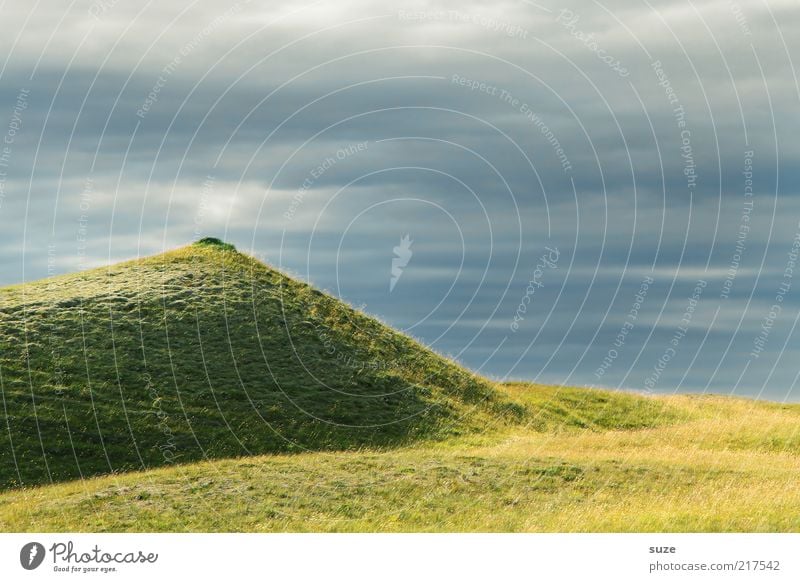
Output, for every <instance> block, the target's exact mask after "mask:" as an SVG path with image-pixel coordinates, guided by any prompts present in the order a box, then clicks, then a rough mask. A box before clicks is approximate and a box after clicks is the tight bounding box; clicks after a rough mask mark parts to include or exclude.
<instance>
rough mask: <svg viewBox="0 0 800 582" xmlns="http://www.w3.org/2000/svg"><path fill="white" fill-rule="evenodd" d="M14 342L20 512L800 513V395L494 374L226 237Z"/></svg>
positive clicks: (510, 516)
mask: <svg viewBox="0 0 800 582" xmlns="http://www.w3.org/2000/svg"><path fill="white" fill-rule="evenodd" d="M0 345H2V352H0V372H1V373H2V396H3V401H2V405H3V408H2V409H0V413H2V416H0V531H800V488H798V487H797V486H796V481H797V475H798V471H800V456H799V455H800V406H797V405H780V404H776V403H768V402H757V401H751V400H744V399H734V398H726V397H720V396H663V397H652V396H642V395H636V394H629V393H622V392H612V391H603V390H589V389H578V388H562V387H548V386H540V385H531V384H524V383H514V384H501V385H497V384H493V383H491V382H489V381H487V380H484V379H482V378H479V377H477V376H474V375H472V374H470V373H468V372H466V371H465V370H463V369H462V368H460V367H458V366H457V365H455V364H454V363H452V362H450V361H449V360H447V359H445V358H443V357H441V356H439V355H437V354H435V353H433V352H431V351H429V350H427V349H425V348H424V347H423V346H421V345H420V344H418V343H417V342H415V341H414V340H413V339H411V338H408V337H406V336H403V335H401V334H398V333H396V332H394V331H392V330H390V329H389V328H387V327H385V326H383V325H382V324H380V323H378V322H377V321H375V320H374V319H371V318H369V317H367V316H365V315H364V314H361V313H359V312H357V311H354V310H352V309H350V308H349V307H347V306H346V305H344V304H342V303H341V302H339V301H337V300H335V299H333V298H331V297H329V296H328V295H325V294H324V293H320V292H319V291H316V290H314V289H312V288H311V287H309V286H307V285H304V284H302V283H299V282H297V281H294V280H292V279H291V278H289V277H286V276H285V275H283V274H281V273H279V272H277V271H275V270H272V269H270V268H268V267H266V266H264V265H262V264H260V263H258V262H257V261H255V260H253V259H251V258H249V257H246V256H245V255H242V254H240V253H238V252H236V250H235V249H233V248H232V247H231V246H230V245H226V244H225V243H222V242H221V241H218V240H214V239H212V240H205V241H201V243H199V244H196V245H193V246H191V247H187V248H184V249H179V250H177V251H173V252H171V253H167V254H165V255H160V256H158V257H152V258H148V259H144V260H139V261H133V262H129V263H124V264H120V265H116V266H113V267H111V268H108V269H100V270H95V271H89V272H86V273H81V274H77V275H69V276H65V277H58V278H54V279H49V280H45V281H41V282H37V283H33V284H29V285H25V286H17V287H13V288H7V289H3V290H0ZM40 435H41V438H40Z"/></svg>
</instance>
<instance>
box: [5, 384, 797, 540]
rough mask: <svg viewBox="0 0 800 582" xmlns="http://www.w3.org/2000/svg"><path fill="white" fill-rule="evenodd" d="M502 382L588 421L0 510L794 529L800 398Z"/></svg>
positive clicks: (171, 520) (201, 466) (254, 527)
mask: <svg viewBox="0 0 800 582" xmlns="http://www.w3.org/2000/svg"><path fill="white" fill-rule="evenodd" d="M499 388H500V389H501V390H504V391H507V392H510V393H513V394H515V395H520V394H522V399H523V400H524V401H526V403H527V404H530V405H534V404H535V403H537V402H542V401H546V402H547V403H548V405H549V406H550V407H551V408H553V409H557V410H558V409H562V407H563V406H566V405H569V406H578V407H579V409H580V411H581V416H582V418H583V419H584V421H583V422H588V424H590V425H591V426H576V425H571V424H569V423H564V424H560V423H558V422H557V421H556V419H555V418H554V417H551V420H552V421H553V423H554V424H553V425H552V426H549V427H544V426H542V425H536V426H528V425H525V424H523V425H519V426H508V425H507V426H504V427H503V428H500V429H496V430H492V431H489V432H486V433H482V434H477V433H476V434H470V435H462V436H458V437H454V438H451V439H447V440H442V441H437V442H424V443H418V444H415V445H411V446H407V447H402V448H395V449H388V450H362V451H347V452H338V453H333V452H313V453H304V454H302V455H269V456H260V457H250V458H240V459H227V460H218V461H212V462H203V463H197V464H190V465H176V466H174V467H169V468H162V469H157V470H153V471H148V472H146V473H134V474H127V475H114V476H107V477H102V478H97V479H92V480H86V481H78V482H71V483H68V484H61V485H56V486H50V487H41V488H33V489H23V490H17V491H11V492H6V493H5V494H3V495H1V496H0V524H1V527H2V528H3V529H5V530H13V531H41V530H44V531H257V532H275V531H293V532H302V531H315V532H320V531H321V532H342V531H358V532H377V531H381V532H391V531H531V532H537V531H584V532H588V531H619V532H642V531H706V532H708V531H712V532H713V531H798V530H800V490H799V489H798V488H797V486H796V481H797V475H798V471H800V458H799V457H798V453H800V441H798V434H797V433H798V430H797V427H798V426H800V407H799V406H776V405H772V404H768V403H761V402H753V401H747V400H738V399H731V398H725V397H688V396H669V397H659V398H643V397H636V396H631V395H626V394H618V393H612V392H603V391H586V390H582V389H553V388H549V387H542V386H530V385H529V386H523V385H514V386H510V387H506V386H500V387H499ZM584 394H589V396H588V397H587V398H585V399H582V396H583V395H584ZM617 404H621V405H622V406H628V407H629V410H631V411H632V413H633V414H634V415H636V414H637V413H636V412H635V407H637V406H639V407H641V409H643V410H645V411H647V412H648V413H650V416H649V421H648V423H647V426H640V427H638V428H626V429H624V430H620V429H615V428H613V425H612V426H607V425H606V423H607V421H608V420H609V418H611V416H609V415H610V414H611V415H612V416H613V414H614V413H611V412H610V410H611V409H614V408H615V407H616V406H617ZM657 410H660V412H663V413H664V414H661V413H660V412H657ZM665 418H666V420H665ZM623 422H627V421H623Z"/></svg>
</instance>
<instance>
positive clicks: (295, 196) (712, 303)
mask: <svg viewBox="0 0 800 582" xmlns="http://www.w3.org/2000/svg"><path fill="white" fill-rule="evenodd" d="M0 6H1V7H0V14H2V27H3V34H2V35H0V47H2V48H0V133H2V134H3V135H2V138H0V139H2V140H3V141H2V144H0V224H2V227H3V228H2V230H0V237H1V238H0V241H1V243H0V253H1V254H2V262H0V284H3V285H5V284H14V283H19V282H24V281H32V280H35V279H39V278H41V277H44V276H47V275H48V274H56V273H62V272H72V271H75V270H79V269H85V268H90V267H96V266H101V265H105V264H109V263H111V262H116V261H118V260H121V259H126V258H131V257H137V256H143V255H150V254H154V253H157V252H160V251H162V250H164V249H169V248H174V247H177V246H180V245H183V244H187V243H189V242H191V241H192V240H196V239H197V238H199V237H202V236H217V237H221V238H224V239H226V240H228V241H229V242H232V243H234V244H236V245H237V246H238V247H239V248H240V249H241V250H244V251H246V252H249V253H252V254H254V255H257V256H259V257H261V258H263V259H265V260H267V261H268V262H270V263H272V264H274V265H277V266H279V267H280V268H282V269H284V270H286V271H288V272H290V273H293V274H296V275H297V276H298V277H301V278H303V279H305V280H308V281H310V282H312V283H314V284H315V285H317V286H319V287H321V288H324V289H327V290H328V291H330V292H331V293H333V294H336V295H338V296H340V297H342V298H343V299H345V300H347V301H348V302H350V303H351V304H353V305H357V306H360V307H363V308H364V309H365V310H366V311H367V312H369V313H372V314H375V315H377V316H379V317H380V318H381V319H383V320H384V321H386V322H388V323H390V324H392V325H394V326H397V327H399V328H402V329H404V330H407V331H408V332H409V333H411V334H413V335H414V336H416V337H418V338H420V339H421V340H423V341H425V342H426V343H428V344H429V345H432V346H433V347H434V348H436V349H437V350H439V351H441V352H443V353H447V354H449V355H452V356H454V357H457V358H458V359H459V360H461V361H462V362H463V363H464V364H466V365H468V366H470V367H471V368H473V369H475V370H479V371H481V372H482V373H485V374H487V375H490V376H492V377H496V378H525V379H530V380H538V381H541V382H558V383H568V384H578V385H601V386H611V387H620V388H627V389H633V390H640V391H656V392H674V391H698V392H702V391H711V392H721V393H732V394H738V395H750V396H759V397H763V398H771V399H775V400H791V401H800V386H799V385H798V373H799V372H800V365H799V364H798V362H800V341H798V339H800V331H798V330H797V329H796V326H797V322H798V316H799V315H800V310H799V309H798V307H800V300H799V297H800V266H796V265H795V264H794V262H795V260H796V258H797V257H796V252H797V250H798V248H800V197H799V196H800V191H799V190H800V140H798V139H797V135H798V133H799V132H800V115H798V113H800V107H799V106H800V85H799V84H798V75H797V72H796V69H795V63H800V40H798V39H800V11H798V10H797V7H796V0H754V1H753V2H736V1H733V0H633V1H631V0H625V1H623V0H606V1H602V2H600V1H596V0H576V1H574V2H572V3H563V2H555V1H554V0H537V1H536V2H533V1H528V0H521V1H508V2H502V1H501V2H493V3H491V4H489V3H482V2H470V1H469V0H459V1H458V2H455V1H452V2H450V1H439V2H375V1H371V2H368V1H366V0H364V1H362V2H352V1H349V0H336V1H334V0H320V1H317V2H297V1H294V2H281V1H276V0H270V1H262V0H251V1H246V0H242V1H240V2H238V3H235V4H232V3H223V2H208V1H198V2H183V1H180V2H179V1H173V0H166V1H161V2H152V1H151V2H147V3H140V2H130V1H128V0H95V1H94V2H89V1H85V0H75V1H73V2H69V3H68V2H62V1H56V0H40V1H38V2H28V3H26V2H8V1H6V2H3V3H2V4H0ZM404 237H407V239H406V240H407V241H409V242H403V238H404ZM393 261H394V262H393Z"/></svg>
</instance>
